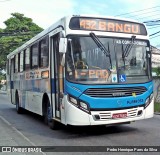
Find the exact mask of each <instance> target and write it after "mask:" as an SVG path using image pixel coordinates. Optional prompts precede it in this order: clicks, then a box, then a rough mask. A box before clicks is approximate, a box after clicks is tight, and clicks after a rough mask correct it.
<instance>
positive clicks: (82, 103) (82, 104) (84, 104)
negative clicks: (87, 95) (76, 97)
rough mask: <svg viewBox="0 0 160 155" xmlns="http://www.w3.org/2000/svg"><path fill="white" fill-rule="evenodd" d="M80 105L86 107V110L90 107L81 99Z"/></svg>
mask: <svg viewBox="0 0 160 155" xmlns="http://www.w3.org/2000/svg"><path fill="white" fill-rule="evenodd" d="M80 106H81V107H82V108H84V109H86V110H87V109H88V106H87V104H86V103H84V102H81V101H80Z"/></svg>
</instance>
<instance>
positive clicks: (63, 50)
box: [59, 38, 67, 54]
mask: <svg viewBox="0 0 160 155" xmlns="http://www.w3.org/2000/svg"><path fill="white" fill-rule="evenodd" d="M66 51H67V38H60V41H59V52H60V53H64V54H65V53H66Z"/></svg>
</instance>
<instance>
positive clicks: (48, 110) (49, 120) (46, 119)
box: [44, 100, 59, 130]
mask: <svg viewBox="0 0 160 155" xmlns="http://www.w3.org/2000/svg"><path fill="white" fill-rule="evenodd" d="M44 122H45V124H47V125H48V126H49V127H50V128H51V129H53V130H56V129H58V126H59V123H58V122H57V121H55V120H53V119H52V110H51V106H50V102H49V100H48V101H47V104H46V107H45V113H44Z"/></svg>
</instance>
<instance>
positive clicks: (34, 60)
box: [31, 43, 38, 69]
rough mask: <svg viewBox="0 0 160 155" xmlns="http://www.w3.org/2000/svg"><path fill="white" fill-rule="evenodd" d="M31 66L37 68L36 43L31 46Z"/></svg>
mask: <svg viewBox="0 0 160 155" xmlns="http://www.w3.org/2000/svg"><path fill="white" fill-rule="evenodd" d="M31 68H32V69H34V68H38V44H37V43H36V44H34V45H33V46H32V47H31Z"/></svg>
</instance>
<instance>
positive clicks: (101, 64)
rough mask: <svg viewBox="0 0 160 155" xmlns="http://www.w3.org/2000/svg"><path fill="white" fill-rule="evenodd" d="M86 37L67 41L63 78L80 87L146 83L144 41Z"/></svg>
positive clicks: (71, 38)
mask: <svg viewBox="0 0 160 155" xmlns="http://www.w3.org/2000/svg"><path fill="white" fill-rule="evenodd" d="M96 37H97V36H96ZM98 41H100V44H97V42H96V41H95V40H94V38H92V37H90V36H88V37H84V36H70V37H68V50H67V54H66V77H67V79H68V80H69V81H73V82H80V83H84V84H99V83H106V84H112V83H139V82H146V81H148V80H149V76H148V75H149V72H150V68H148V66H149V65H148V62H147V60H149V59H148V58H147V57H148V56H147V51H146V47H147V46H148V45H147V42H146V41H140V40H135V41H134V43H132V42H131V39H126V40H124V39H113V38H104V37H98Z"/></svg>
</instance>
